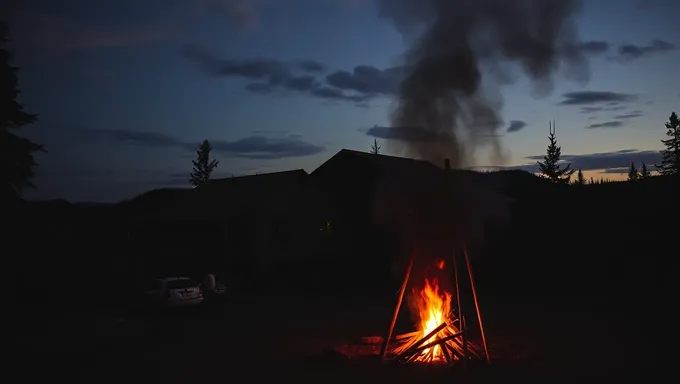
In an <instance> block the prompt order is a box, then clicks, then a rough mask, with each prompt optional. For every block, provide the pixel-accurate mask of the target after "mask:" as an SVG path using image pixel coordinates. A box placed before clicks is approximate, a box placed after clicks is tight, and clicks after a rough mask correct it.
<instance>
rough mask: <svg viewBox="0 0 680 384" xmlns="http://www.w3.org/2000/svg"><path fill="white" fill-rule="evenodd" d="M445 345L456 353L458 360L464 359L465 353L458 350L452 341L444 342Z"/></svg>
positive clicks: (452, 352)
mask: <svg viewBox="0 0 680 384" xmlns="http://www.w3.org/2000/svg"><path fill="white" fill-rule="evenodd" d="M452 341H454V342H455V340H452ZM444 345H445V346H446V348H448V349H449V351H450V352H451V354H453V355H455V356H456V357H457V358H458V360H463V359H464V357H463V354H462V353H460V352H458V350H457V349H456V348H455V347H454V346H453V345H451V344H450V343H446V344H444Z"/></svg>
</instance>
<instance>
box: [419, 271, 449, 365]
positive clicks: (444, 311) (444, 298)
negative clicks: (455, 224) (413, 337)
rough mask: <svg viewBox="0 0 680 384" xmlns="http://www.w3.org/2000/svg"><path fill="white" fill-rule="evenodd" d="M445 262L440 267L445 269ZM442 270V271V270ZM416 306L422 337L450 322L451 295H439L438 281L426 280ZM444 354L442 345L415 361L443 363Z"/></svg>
mask: <svg viewBox="0 0 680 384" xmlns="http://www.w3.org/2000/svg"><path fill="white" fill-rule="evenodd" d="M443 263H444V262H443V261H441V262H439V263H438V265H437V266H438V267H439V266H441V268H443ZM441 268H440V269H441ZM414 299H415V304H416V307H417V311H418V316H419V318H420V324H419V326H418V331H419V332H420V337H419V338H423V337H425V336H427V334H429V333H430V332H432V331H434V329H435V328H437V327H438V326H440V325H441V324H442V323H444V322H448V321H449V320H450V319H449V315H450V313H451V294H450V293H448V292H442V294H440V293H439V284H438V281H437V279H433V280H432V281H430V280H428V279H425V287H424V288H423V289H421V290H420V292H419V294H417V295H414ZM436 339H437V337H436V336H435V337H432V338H430V339H429V340H426V341H425V343H424V344H428V343H431V342H433V341H435V340H436ZM444 359H445V358H444V353H443V352H442V349H441V346H440V345H435V346H434V347H431V348H427V349H425V350H423V351H422V352H421V353H420V355H419V356H418V357H417V358H416V359H415V361H443V360H444Z"/></svg>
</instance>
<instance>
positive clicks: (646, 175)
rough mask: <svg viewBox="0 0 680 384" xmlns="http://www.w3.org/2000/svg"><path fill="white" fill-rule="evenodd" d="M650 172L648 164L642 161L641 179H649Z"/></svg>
mask: <svg viewBox="0 0 680 384" xmlns="http://www.w3.org/2000/svg"><path fill="white" fill-rule="evenodd" d="M649 176H651V175H650V173H649V170H648V169H647V164H645V163H642V166H641V167H640V175H639V179H640V180H647V179H649Z"/></svg>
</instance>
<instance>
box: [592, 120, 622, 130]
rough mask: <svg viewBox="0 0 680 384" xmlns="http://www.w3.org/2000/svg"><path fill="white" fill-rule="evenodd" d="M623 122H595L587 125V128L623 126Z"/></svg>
mask: <svg viewBox="0 0 680 384" xmlns="http://www.w3.org/2000/svg"><path fill="white" fill-rule="evenodd" d="M623 125H624V124H623V122H621V121H605V122H604V123H595V124H590V125H589V126H587V127H586V129H595V128H620V127H623Z"/></svg>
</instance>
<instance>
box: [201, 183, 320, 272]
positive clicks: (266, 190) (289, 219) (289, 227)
mask: <svg viewBox="0 0 680 384" xmlns="http://www.w3.org/2000/svg"><path fill="white" fill-rule="evenodd" d="M193 195H194V196H192V200H193V202H192V205H191V206H192V208H191V209H192V211H193V212H200V216H204V217H209V218H210V219H211V220H217V221H219V222H221V223H223V229H222V236H221V237H220V239H219V241H220V242H221V244H222V245H223V250H224V254H225V255H226V257H227V259H229V260H230V261H231V262H232V263H236V264H239V263H245V264H251V263H252V264H256V265H275V264H279V263H282V262H289V261H294V260H304V259H306V258H309V257H315V255H316V254H317V252H318V247H319V239H320V234H319V232H320V228H322V227H323V225H324V223H325V216H324V214H323V206H324V198H323V196H322V195H321V193H320V191H319V189H318V188H317V186H316V185H315V184H313V183H311V182H310V179H309V175H308V174H307V172H305V171H304V170H293V171H285V172H275V173H266V174H259V175H251V176H242V177H231V178H225V179H216V180H212V181H210V182H209V183H207V184H205V185H202V186H200V187H198V188H196V189H195V190H194V191H193Z"/></svg>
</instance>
